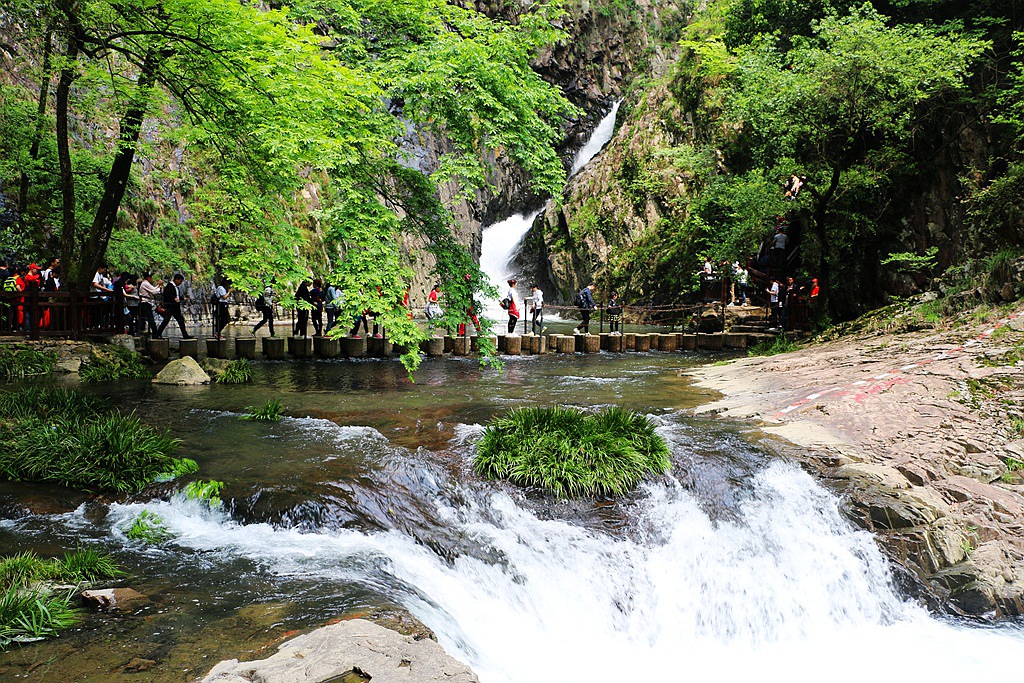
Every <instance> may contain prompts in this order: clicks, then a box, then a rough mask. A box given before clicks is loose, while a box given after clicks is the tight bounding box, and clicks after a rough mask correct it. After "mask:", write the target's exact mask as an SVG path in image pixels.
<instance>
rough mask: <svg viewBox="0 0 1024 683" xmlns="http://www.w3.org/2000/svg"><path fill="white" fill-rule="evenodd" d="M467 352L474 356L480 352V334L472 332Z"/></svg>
mask: <svg viewBox="0 0 1024 683" xmlns="http://www.w3.org/2000/svg"><path fill="white" fill-rule="evenodd" d="M469 352H470V353H471V354H473V355H474V356H475V355H476V354H478V353H480V335H477V334H474V335H473V336H472V337H470V338H469Z"/></svg>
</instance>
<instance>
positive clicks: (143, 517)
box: [122, 510, 171, 545]
mask: <svg viewBox="0 0 1024 683" xmlns="http://www.w3.org/2000/svg"><path fill="white" fill-rule="evenodd" d="M122 531H123V532H124V535H125V537H126V538H129V539H131V540H133V541H142V542H143V543H145V544H153V545H155V544H158V543H163V542H164V541H166V540H168V539H169V538H171V532H170V530H169V529H168V528H167V525H166V524H164V520H163V519H162V518H161V517H160V515H158V514H156V513H155V512H150V511H149V510H143V511H142V512H140V513H139V516H138V517H136V518H135V519H133V520H132V523H131V524H129V525H127V526H125V527H124V528H122Z"/></svg>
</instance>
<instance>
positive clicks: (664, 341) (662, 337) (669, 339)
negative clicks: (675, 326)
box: [658, 333, 676, 353]
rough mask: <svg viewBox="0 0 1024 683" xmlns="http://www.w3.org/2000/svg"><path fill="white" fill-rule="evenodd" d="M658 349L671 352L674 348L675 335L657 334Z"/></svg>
mask: <svg viewBox="0 0 1024 683" xmlns="http://www.w3.org/2000/svg"><path fill="white" fill-rule="evenodd" d="M658 350H659V351H664V352H666V353H671V352H673V351H675V350H676V335H675V333H672V334H659V335H658Z"/></svg>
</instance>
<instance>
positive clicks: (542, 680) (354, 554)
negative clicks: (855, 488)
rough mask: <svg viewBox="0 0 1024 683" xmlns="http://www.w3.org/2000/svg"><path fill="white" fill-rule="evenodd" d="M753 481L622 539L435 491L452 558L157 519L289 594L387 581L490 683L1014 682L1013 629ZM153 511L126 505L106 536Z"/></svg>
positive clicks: (788, 471)
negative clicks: (959, 604)
mask: <svg viewBox="0 0 1024 683" xmlns="http://www.w3.org/2000/svg"><path fill="white" fill-rule="evenodd" d="M752 479H753V481H752V482H751V487H750V490H749V496H748V497H747V498H746V500H745V501H744V502H742V503H741V504H740V505H739V507H738V510H736V514H735V515H732V516H730V517H729V518H728V519H720V518H716V519H712V518H711V517H710V516H709V515H708V514H707V513H706V512H705V511H703V510H702V509H701V507H700V505H699V504H698V502H697V501H696V499H694V498H693V497H692V496H691V495H690V494H689V493H688V492H687V491H685V490H684V489H682V488H681V487H680V486H678V485H676V484H674V483H673V482H668V483H660V484H652V485H650V486H649V487H648V490H647V496H646V498H645V499H643V500H642V501H641V502H639V503H637V505H638V506H639V507H640V510H639V519H638V524H637V532H636V533H635V534H634V535H633V536H632V537H628V538H622V537H613V536H609V535H606V534H604V533H600V532H598V531H593V530H589V529H584V528H581V527H578V526H576V525H573V524H570V523H567V522H564V521H560V520H557V519H541V518H539V517H537V516H536V515H535V514H533V513H532V512H530V511H528V510H525V509H523V508H522V507H520V506H519V505H517V504H516V503H515V502H514V501H513V500H512V498H510V497H509V496H508V495H506V494H504V493H500V492H495V491H494V490H493V488H492V487H489V486H483V487H480V488H475V489H474V488H472V487H471V486H470V485H467V484H457V485H454V486H455V487H456V488H457V489H458V490H457V491H456V492H455V495H454V496H447V495H442V496H435V497H433V499H434V505H435V507H436V514H437V519H436V520H435V522H436V523H438V524H439V525H441V526H439V528H438V530H439V532H440V531H441V530H444V533H439V534H438V535H437V537H436V539H435V540H438V541H440V540H441V539H444V541H443V542H444V543H454V544H455V547H450V548H449V549H448V550H449V551H450V552H446V553H444V554H445V555H448V556H449V559H444V558H442V557H441V556H439V555H438V554H436V553H435V552H433V551H432V550H431V549H430V548H428V547H427V546H426V545H425V544H423V543H421V542H419V541H417V540H416V539H414V538H412V537H411V536H409V535H407V534H405V533H403V532H400V531H387V532H376V533H365V532H361V531H357V530H352V529H341V530H332V531H328V530H321V531H317V532H314V533H303V532H300V531H298V530H295V529H281V528H275V527H271V526H269V525H265V524H250V525H243V524H239V523H237V522H233V521H231V520H229V519H228V518H227V517H226V516H225V515H223V514H221V513H217V512H210V511H208V510H206V511H204V510H202V509H201V508H200V507H199V506H198V505H196V504H195V502H194V501H185V500H182V499H176V500H174V501H171V502H152V503H147V504H146V505H145V507H148V508H150V509H153V510H154V511H155V512H157V513H158V514H159V515H160V516H161V517H162V518H163V519H164V521H165V522H166V523H167V524H168V526H169V527H170V528H171V529H172V531H173V532H174V533H175V534H176V536H177V538H176V540H175V541H174V543H176V544H178V545H179V546H181V547H183V548H184V549H190V550H195V551H199V552H201V553H205V554H207V555H208V556H211V555H210V553H214V555H212V556H216V557H219V558H221V559H222V561H229V560H230V559H231V558H238V557H241V558H245V559H247V560H249V561H252V562H255V563H257V564H259V565H262V566H263V567H264V568H265V570H266V571H267V572H268V573H269V574H271V575H273V576H275V577H276V578H275V581H278V582H287V581H289V580H290V579H294V580H299V579H300V578H301V579H302V580H305V581H309V580H310V579H316V580H318V581H320V582H321V583H326V584H333V585H343V584H345V583H349V584H351V583H353V582H355V583H361V584H363V585H367V586H373V587H375V588H378V589H379V588H380V587H382V586H384V587H387V590H388V591H390V593H391V595H392V596H393V597H394V598H395V599H397V600H399V601H400V602H402V603H403V604H404V605H405V606H406V607H407V608H408V609H409V610H410V611H412V612H413V613H414V614H415V615H416V616H417V617H418V618H419V619H420V620H422V621H423V622H424V623H425V624H426V625H427V626H429V627H430V628H431V629H433V630H434V632H435V633H436V634H437V636H438V638H439V640H440V642H441V644H442V645H443V646H444V647H445V648H446V649H447V650H448V652H449V653H450V654H452V655H453V656H455V657H457V658H460V659H462V660H464V661H466V662H467V663H469V664H470V665H471V666H472V667H473V668H474V669H475V670H476V671H477V673H478V674H479V675H480V678H481V680H482V681H483V682H484V683H523V681H537V682H539V683H548V682H550V683H585V682H589V681H595V680H609V679H611V680H616V679H620V678H621V679H624V680H635V681H654V682H661V681H689V680H703V679H711V680H721V681H739V680H786V681H793V682H797V683H804V682H806V683H812V682H813V683H817V682H818V681H820V680H821V679H822V678H823V677H826V678H827V679H828V680H830V681H835V680H839V681H851V682H853V681H857V682H858V683H861V682H862V681H865V680H876V679H878V680H886V681H899V680H958V679H968V677H969V679H970V680H987V679H991V680H1004V679H1005V680H1011V678H1008V677H1007V676H1008V675H1009V674H1010V673H1011V672H1012V671H1014V670H1015V669H1016V667H1017V666H1018V662H1019V661H1020V660H1021V657H1022V656H1024V631H1022V630H1021V628H1020V627H1019V626H1013V625H1007V626H1004V627H999V628H991V629H978V628H967V627H964V626H958V625H955V624H950V623H946V622H943V621H940V620H937V619H934V618H932V617H930V616H929V615H928V614H927V613H925V612H924V611H923V610H922V609H920V608H919V607H917V606H915V605H913V604H910V603H906V602H903V601H902V600H901V599H900V598H899V597H898V596H897V595H896V593H895V591H894V589H893V587H892V585H891V582H890V579H889V572H888V566H887V564H886V562H885V560H884V558H883V557H882V555H881V554H880V552H879V551H878V549H877V547H876V546H875V543H874V541H873V539H872V538H871V536H870V535H869V534H868V533H866V532H863V531H859V530H855V529H853V528H852V527H851V526H850V524H849V523H848V522H847V521H846V520H845V519H844V518H843V517H842V514H841V513H840V510H839V506H838V501H837V500H836V499H835V497H833V496H832V495H831V494H830V493H828V492H827V491H825V490H824V489H823V488H821V487H820V486H818V485H817V484H816V483H815V482H814V481H813V479H812V478H811V477H810V476H809V475H807V474H806V473H804V472H803V471H801V470H800V469H799V468H797V467H795V466H792V465H788V464H780V463H775V464H773V465H770V466H768V467H767V468H766V469H765V470H763V471H761V472H760V473H759V474H757V475H755V476H754V477H753V478H752ZM453 498H454V499H457V500H458V501H459V502H458V503H456V502H453V501H452V499H453ZM141 507H142V505H140V504H129V505H117V504H115V505H113V506H112V508H111V513H110V516H109V519H108V523H111V524H112V529H117V527H118V525H119V524H124V521H125V520H127V519H130V517H131V516H132V515H134V514H138V511H139V509H140V508H141ZM113 533H115V534H116V533H117V532H116V531H114V532H113ZM451 557H454V559H450V558H451Z"/></svg>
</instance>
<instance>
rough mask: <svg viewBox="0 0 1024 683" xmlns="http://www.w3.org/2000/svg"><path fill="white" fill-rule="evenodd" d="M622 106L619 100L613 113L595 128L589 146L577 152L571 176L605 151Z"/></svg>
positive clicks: (614, 106) (612, 110)
mask: <svg viewBox="0 0 1024 683" xmlns="http://www.w3.org/2000/svg"><path fill="white" fill-rule="evenodd" d="M620 104H622V100H619V101H618V102H616V103H615V104H613V105H612V108H611V111H609V112H608V113H607V114H605V116H604V118H602V119H601V120H600V121H599V122H598V124H597V127H596V128H594V132H593V133H591V135H590V139H589V140H587V144H585V145H583V147H581V148H580V151H578V152H576V158H575V159H573V162H572V168H570V169H569V175H570V176H574V175H576V174H577V173H579V172H580V170H581V169H582V168H583V167H584V166H586V165H587V164H589V163H590V160H591V159H593V158H594V157H596V156H597V153H598V152H600V151H601V150H602V149H604V146H605V145H607V144H608V141H609V140H611V139H612V133H614V132H615V117H616V115H618V113H619V105H620Z"/></svg>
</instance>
